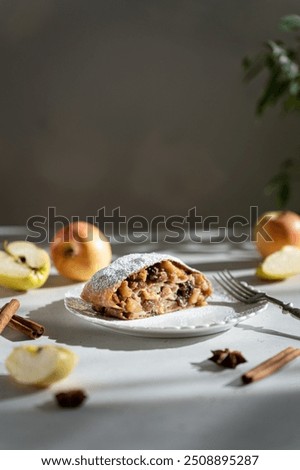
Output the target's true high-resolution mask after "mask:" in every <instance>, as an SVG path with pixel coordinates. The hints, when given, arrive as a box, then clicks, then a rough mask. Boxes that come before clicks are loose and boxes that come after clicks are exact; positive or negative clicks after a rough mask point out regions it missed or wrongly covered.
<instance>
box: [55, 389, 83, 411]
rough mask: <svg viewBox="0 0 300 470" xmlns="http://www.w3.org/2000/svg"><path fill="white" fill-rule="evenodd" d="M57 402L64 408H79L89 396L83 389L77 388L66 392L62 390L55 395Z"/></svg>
mask: <svg viewBox="0 0 300 470" xmlns="http://www.w3.org/2000/svg"><path fill="white" fill-rule="evenodd" d="M55 398H56V401H57V404H58V405H59V406H61V407H62V408H77V407H78V406H80V405H81V404H82V403H83V402H84V400H85V399H86V398H87V395H86V393H85V392H84V391H83V390H80V389H75V390H69V391H66V392H60V393H57V394H56V395H55Z"/></svg>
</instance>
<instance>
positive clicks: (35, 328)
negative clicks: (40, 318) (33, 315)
mask: <svg viewBox="0 0 300 470" xmlns="http://www.w3.org/2000/svg"><path fill="white" fill-rule="evenodd" d="M8 326H9V327H10V328H12V329H13V330H16V331H19V332H20V333H23V334H24V335H26V336H28V337H29V338H31V339H37V338H40V337H41V336H42V335H43V334H44V331H45V328H44V327H43V325H40V324H39V323H36V322H34V321H32V320H29V319H28V318H23V317H20V316H19V315H14V316H13V317H12V319H11V320H10V322H9V324H8Z"/></svg>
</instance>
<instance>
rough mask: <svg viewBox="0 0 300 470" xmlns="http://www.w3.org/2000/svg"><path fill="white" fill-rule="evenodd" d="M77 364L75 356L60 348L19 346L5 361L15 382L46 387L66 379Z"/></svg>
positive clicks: (51, 346)
mask: <svg viewBox="0 0 300 470" xmlns="http://www.w3.org/2000/svg"><path fill="white" fill-rule="evenodd" d="M76 363H77V356H76V355H75V354H74V353H73V352H72V351H70V350H69V349H66V348H63V347H60V346H53V345H47V346H40V347H39V346H20V347H18V348H15V349H14V350H13V351H12V352H11V354H10V355H9V356H8V358H7V359H6V361H5V365H6V368H7V370H8V372H9V373H10V375H11V376H12V377H13V378H14V379H15V380H16V382H19V383H22V384H27V385H35V386H38V387H47V386H49V385H51V384H53V383H54V382H57V381H58V380H61V379H64V378H65V377H67V376H68V375H69V374H70V372H71V371H72V370H73V368H74V367H75V365H76Z"/></svg>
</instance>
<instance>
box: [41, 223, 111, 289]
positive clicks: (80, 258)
mask: <svg viewBox="0 0 300 470" xmlns="http://www.w3.org/2000/svg"><path fill="white" fill-rule="evenodd" d="M50 249H51V257H52V260H53V263H54V265H55V267H56V269H57V271H58V272H59V273H60V274H61V275H62V276H65V277H67V278H69V279H72V280H74V281H87V280H88V279H89V278H90V277H91V276H92V275H93V274H95V272H96V271H99V269H102V268H104V267H105V266H108V265H109V264H110V262H111V258H112V252H111V246H110V243H109V241H108V240H107V238H106V237H105V236H104V235H103V233H102V232H101V231H100V230H99V229H98V228H97V227H96V226H95V225H92V224H89V223H87V222H84V221H79V222H74V223H71V224H69V225H66V226H65V227H63V228H62V229H61V230H59V231H58V232H57V233H56V234H55V236H54V238H53V240H52V242H51V243H50Z"/></svg>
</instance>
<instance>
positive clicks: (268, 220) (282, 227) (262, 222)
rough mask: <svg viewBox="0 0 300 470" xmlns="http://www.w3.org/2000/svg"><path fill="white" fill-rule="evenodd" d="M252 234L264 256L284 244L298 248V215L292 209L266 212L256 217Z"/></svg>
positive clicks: (299, 218)
mask: <svg viewBox="0 0 300 470" xmlns="http://www.w3.org/2000/svg"><path fill="white" fill-rule="evenodd" d="M254 234H255V242H256V246H257V249H258V251H259V252H260V254H261V255H262V256H263V257H264V258H265V257H266V256H269V255H271V254H272V253H275V251H278V250H280V249H281V248H283V247H284V246H285V245H290V246H296V247H299V248H300V216H299V215H298V214H296V213H295V212H292V211H277V212H266V213H265V214H263V215H262V216H261V217H260V218H259V219H258V221H257V223H256V226H255V229H254Z"/></svg>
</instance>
